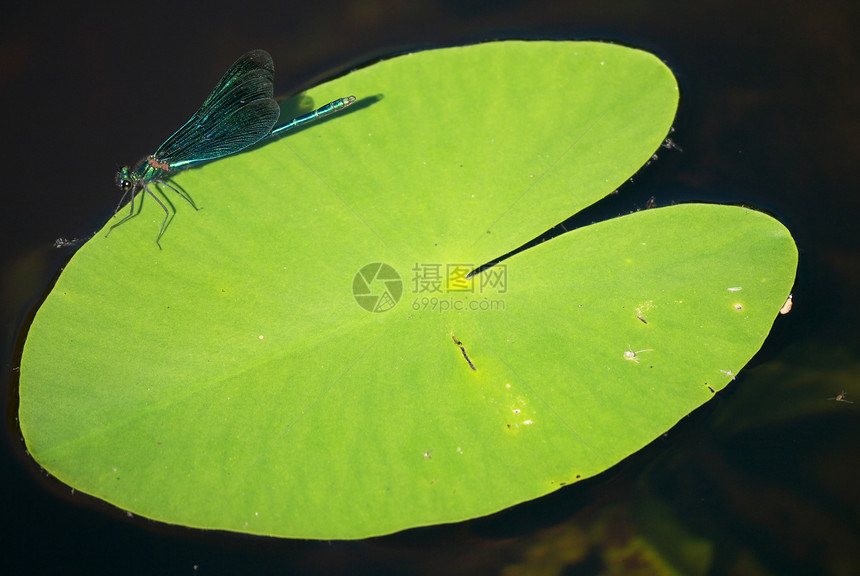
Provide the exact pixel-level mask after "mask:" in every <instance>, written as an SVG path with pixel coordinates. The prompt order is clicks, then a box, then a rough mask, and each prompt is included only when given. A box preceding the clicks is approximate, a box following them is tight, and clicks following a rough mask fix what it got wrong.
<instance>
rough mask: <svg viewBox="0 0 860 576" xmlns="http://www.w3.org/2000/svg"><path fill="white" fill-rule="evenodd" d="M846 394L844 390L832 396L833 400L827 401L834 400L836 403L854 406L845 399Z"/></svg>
mask: <svg viewBox="0 0 860 576" xmlns="http://www.w3.org/2000/svg"><path fill="white" fill-rule="evenodd" d="M846 396H847V394H845V390H843V391H842V392H840V393H839V394H837V395H836V396H834V397H833V398H828V400H836V401H837V402H845V403H846V404H854V402H852V401H851V400H848V399H847V398H846Z"/></svg>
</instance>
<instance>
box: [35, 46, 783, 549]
mask: <svg viewBox="0 0 860 576" xmlns="http://www.w3.org/2000/svg"><path fill="white" fill-rule="evenodd" d="M348 94H355V95H356V96H357V97H358V99H359V101H358V102H357V103H356V105H354V106H353V107H352V108H350V109H348V110H346V111H344V112H343V113H341V114H338V115H336V116H332V117H330V118H327V119H326V120H325V121H322V122H320V123H318V124H315V125H313V126H311V127H308V128H306V129H304V130H301V131H300V132H297V133H294V134H292V135H289V136H287V137H284V138H282V139H279V140H277V141H273V142H269V143H265V144H264V145H261V146H259V147H257V148H256V149H255V150H253V151H249V152H246V153H242V154H239V155H236V156H233V157H230V158H226V159H223V160H220V161H217V162H213V163H210V164H208V165H206V166H205V167H202V168H199V169H194V170H189V171H187V172H183V173H181V174H179V175H178V176H176V178H175V179H174V182H175V183H177V184H178V185H180V186H182V187H183V188H184V189H185V190H187V191H188V192H189V193H190V195H191V196H192V197H193V198H194V199H195V201H196V203H197V205H198V206H201V208H202V209H201V210H199V211H197V212H195V211H194V210H193V209H191V207H189V206H188V205H187V204H185V203H184V202H177V201H176V200H175V195H174V196H173V205H174V206H175V208H176V211H175V217H174V218H173V219H172V220H171V223H170V225H169V227H168V228H167V231H166V232H165V234H164V236H163V237H162V239H161V244H162V246H163V247H164V250H162V251H160V250H158V248H157V247H156V245H155V236H156V234H157V232H158V228H159V226H160V224H161V219H162V217H163V212H162V211H161V208H160V207H159V206H158V205H157V204H155V203H154V202H152V201H151V199H150V200H149V201H147V200H144V202H143V208H142V211H141V213H140V215H138V216H136V217H135V218H133V219H131V220H129V221H128V222H126V223H125V224H123V225H122V226H120V227H118V228H117V229H115V230H114V231H113V232H112V233H111V235H110V236H109V237H105V234H104V232H105V231H104V230H103V231H102V233H100V234H97V235H96V236H95V237H94V238H93V239H92V240H91V241H89V242H88V243H87V244H86V245H85V246H83V247H82V248H81V250H80V251H79V252H78V253H77V254H76V255H75V257H74V258H73V259H72V261H71V262H70V263H69V265H68V266H67V267H66V269H65V271H64V272H63V274H62V275H61V276H60V278H59V280H58V281H57V284H56V286H55V287H54V289H53V291H52V292H51V294H50V295H49V296H48V298H47V300H46V301H45V303H44V305H43V306H42V308H41V309H40V310H39V312H38V314H37V315H36V318H35V320H34V321H33V324H32V327H31V329H30V333H29V336H28V338H27V341H26V344H25V349H24V355H23V359H22V365H21V380H20V382H21V384H20V410H19V416H20V423H21V429H22V431H23V433H24V436H25V439H26V442H27V446H28V449H29V450H30V453H31V454H32V455H33V457H34V458H35V459H36V461H37V462H39V464H40V465H42V466H43V467H44V468H45V469H46V470H47V471H48V472H50V473H51V474H53V475H54V476H56V477H57V478H59V479H60V480H61V481H63V482H65V483H67V484H69V485H71V486H73V487H75V488H76V489H78V490H80V491H84V492H87V493H89V494H93V495H95V496H97V497H99V498H102V499H104V500H107V501H108V502H111V503H113V504H115V505H116V506H119V507H121V508H123V509H126V510H129V511H131V512H133V513H135V514H138V515H142V516H146V517H149V518H153V519H158V520H162V521H165V522H171V523H177V524H183V525H187V526H194V527H202V528H208V529H226V530H233V531H240V532H248V533H254V534H269V535H276V536H285V537H299V538H326V539H333V538H362V537H368V536H373V535H380V534H386V533H390V532H394V531H397V530H402V529H405V528H409V527H414V526H421V525H428V524H436V523H444V522H454V521H459V520H463V519H467V518H473V517H476V516H481V515H485V514H489V513H492V512H494V511H497V510H500V509H503V508H506V507H509V506H512V505H514V504H517V503H519V502H523V501H526V500H529V499H533V498H537V497H539V496H542V495H544V494H547V493H549V492H552V491H554V490H556V489H558V488H559V487H560V486H562V485H565V484H570V483H573V482H576V481H577V480H580V479H584V478H587V477H589V476H593V475H595V474H598V473H600V472H602V471H604V470H606V469H607V468H609V467H611V466H613V465H614V464H616V463H617V462H619V461H620V460H622V459H623V458H625V457H626V456H627V455H629V454H631V453H632V452H635V451H636V450H638V449H640V448H641V447H643V446H644V445H646V444H647V443H649V442H650V441H651V440H653V439H654V438H655V437H657V436H658V435H659V434H661V433H663V432H665V431H666V430H667V429H669V428H670V427H671V426H672V425H673V424H674V423H675V422H677V421H678V420H679V419H680V418H682V417H683V416H684V415H686V414H688V413H689V412H690V411H691V410H693V409H695V408H696V407H697V406H700V405H701V404H703V403H704V402H706V401H707V400H708V399H709V398H711V397H712V395H713V394H714V392H715V391H718V390H719V389H721V388H723V387H724V386H725V385H726V384H727V383H728V382H730V381H731V379H732V378H733V376H734V375H735V374H736V373H737V372H738V371H739V370H740V369H741V368H742V367H743V366H744V364H745V363H746V362H747V361H748V360H749V359H750V357H751V356H752V355H753V354H754V353H755V352H756V351H757V350H758V349H759V347H760V346H761V344H762V342H763V341H764V339H765V337H766V336H767V334H768V332H769V330H770V326H771V324H772V322H773V320H774V318H775V316H776V315H777V313H778V310H779V308H780V306H781V305H782V304H783V302H784V301H785V298H786V296H787V295H788V291H789V290H790V288H791V285H792V282H793V279H794V273H795V269H796V264H797V252H796V249H795V246H794V243H793V241H792V239H791V237H790V235H789V233H788V231H787V230H786V229H785V228H784V227H783V226H782V225H780V224H779V223H778V222H777V221H775V220H774V219H772V218H770V217H769V216H767V215H764V214H762V213H759V212H755V211H752V210H747V209H743V208H738V207H725V206H714V205H682V206H674V207H669V208H660V209H654V210H647V211H644V212H640V213H636V214H632V215H629V216H626V217H623V218H617V219H614V220H611V221H608V222H603V223H599V224H595V225H592V226H588V227H586V228H583V229H579V230H576V231H574V232H571V233H567V234H564V235H562V236H559V237H557V238H555V239H553V240H551V241H548V242H546V243H544V244H541V245H539V246H537V247H534V248H532V249H529V250H526V251H524V252H521V253H519V254H517V255H515V256H513V257H512V258H510V259H509V260H506V261H504V262H503V263H502V264H500V265H497V266H495V267H492V268H489V269H487V270H486V271H484V272H482V273H480V274H478V275H476V276H474V277H473V278H466V277H465V273H466V272H468V271H470V270H472V269H473V268H475V267H476V266H478V265H481V264H483V263H485V262H487V261H490V260H492V259H494V258H497V257H499V256H500V255H502V254H505V253H507V252H508V251H510V250H512V249H514V248H516V247H517V246H519V245H521V244H523V243H525V242H527V241H529V240H531V239H532V238H534V237H535V236H537V235H539V234H541V233H542V232H544V231H545V230H546V229H548V228H551V227H552V226H554V225H555V224H557V223H558V222H560V221H562V220H564V219H565V218H567V217H568V216H570V215H571V214H573V213H576V212H578V211H579V210H581V209H582V208H584V207H586V206H588V205H590V204H592V203H594V202H595V201H596V200H598V199H599V198H601V197H603V196H605V195H606V194H608V193H610V192H611V191H612V190H614V189H615V188H617V187H618V186H619V185H620V184H621V183H623V182H624V181H625V180H626V179H627V178H629V177H630V175H631V174H633V173H634V172H635V171H636V170H637V169H638V168H639V167H640V166H641V165H642V164H644V163H645V162H646V161H647V160H648V159H649V158H650V156H651V154H652V153H653V152H654V150H655V149H657V148H658V147H659V145H660V143H661V142H662V140H663V138H664V137H665V135H666V133H667V132H668V130H669V127H670V125H671V123H672V120H673V118H674V114H675V109H676V106H677V101H678V92H677V85H676V82H675V79H674V77H673V76H672V74H671V72H670V71H669V70H668V69H667V68H666V67H665V66H664V65H663V64H662V63H661V62H660V61H659V60H658V59H656V58H655V57H654V56H652V55H650V54H647V53H644V52H641V51H637V50H633V49H630V48H625V47H620V46H614V45H610V44H602V43H592V42H499V43H489V44H483V45H478V46H471V47H466V48H451V49H444V50H434V51H429V52H423V53H419V54H411V55H406V56H402V57H399V58H394V59H392V60H388V61H385V62H381V63H379V64H376V65H373V66H371V67H369V68H366V69H363V70H359V71H356V72H353V73H351V74H348V75H346V76H344V77H342V78H339V79H337V80H335V81H332V82H329V83H327V84H325V85H323V86H320V87H318V88H315V89H314V90H311V91H310V92H309V93H308V96H310V97H312V98H313V100H315V101H316V102H317V103H323V102H327V101H330V100H333V99H334V98H337V97H341V96H346V95H348ZM167 192H170V191H169V190H168V191H167ZM171 194H172V193H171ZM168 198H170V196H168Z"/></svg>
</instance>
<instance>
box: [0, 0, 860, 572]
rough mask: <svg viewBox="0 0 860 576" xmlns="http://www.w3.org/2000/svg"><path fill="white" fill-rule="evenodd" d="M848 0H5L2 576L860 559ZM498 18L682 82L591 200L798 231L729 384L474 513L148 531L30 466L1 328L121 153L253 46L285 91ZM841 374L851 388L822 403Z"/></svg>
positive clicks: (107, 185) (34, 287)
mask: <svg viewBox="0 0 860 576" xmlns="http://www.w3.org/2000/svg"><path fill="white" fill-rule="evenodd" d="M204 6H205V8H204ZM487 6H492V7H487ZM857 6H858V5H857V4H856V3H852V2H847V1H841V2H836V1H834V2H817V3H802V2H794V3H792V2H781V3H739V2H713V3H706V2H705V3H703V2H700V3H686V2H685V3H681V2H668V3H667V2H660V3H658V2H644V1H639V2H635V1H629V2H615V3H612V4H609V3H606V2H599V3H598V2H586V3H571V2H566V3H564V2H559V1H558V0H556V1H546V2H544V1H536V2H518V1H514V0H507V1H501V2H495V3H483V2H474V1H464V0H460V1H450V2H429V1H425V2H415V3H410V4H408V5H400V4H399V3H393V2H386V1H379V2H356V3H350V4H347V3H343V2H325V1H319V2H315V3H308V4H303V5H295V6H288V5H287V4H286V3H259V2H252V1H250V0H249V1H246V2H243V3H241V4H239V5H231V6H230V7H222V6H220V4H219V3H215V2H212V3H206V4H201V3H200V2H194V3H187V4H186V3H182V4H178V3H166V2H160V1H159V0H155V1H153V2H148V3H134V4H130V3H125V2H110V3H105V4H104V5H98V4H95V3H88V4H87V6H86V7H85V8H82V7H75V6H74V4H73V3H68V5H67V6H66V7H50V8H49V7H45V6H41V5H39V4H38V3H26V4H25V3H7V4H6V5H4V7H3V8H2V9H0V10H2V12H0V103H2V106H0V110H2V111H3V114H0V123H2V132H0V133H2V142H3V154H2V159H3V160H4V162H3V166H4V168H3V185H2V189H3V198H2V205H0V219H2V222H0V224H2V225H0V233H2V235H3V246H4V250H3V251H2V256H0V262H2V267H0V273H1V274H2V277H0V290H2V293H0V294H2V305H0V314H2V316H0V321H2V332H0V338H2V346H3V348H2V353H3V366H2V371H3V376H4V379H3V386H4V394H3V395H2V401H3V403H4V405H3V408H4V414H5V415H6V421H7V425H6V431H7V434H6V435H5V437H6V440H7V441H6V442H5V443H4V444H3V447H2V450H0V458H2V463H0V474H2V484H0V488H2V490H0V494H2V496H0V498H2V502H3V504H2V510H3V513H2V522H3V539H2V542H3V544H2V546H3V548H2V553H0V566H2V571H3V573H8V574H49V573H50V574H107V573H110V574H178V575H189V576H190V575H194V574H201V575H208V574H225V575H232V574H236V575H240V574H242V575H244V574H286V573H330V574H335V573H353V574H355V573H357V574H380V573H382V574H387V573H391V574H429V573H434V574H436V573H458V574H497V573H504V574H508V575H516V574H535V573H542V574H568V575H573V574H597V573H603V572H615V573H619V574H621V573H640V574H652V573H668V572H667V571H668V570H675V571H677V572H678V573H687V574H729V573H731V574H854V573H860V487H858V486H860V482H858V480H860V471H858V470H860V467H858V466H857V465H856V462H857V459H858V455H860V434H859V433H858V432H860V426H858V414H860V412H858V411H860V378H858V374H860V363H858V349H860V338H858V331H857V328H856V326H857V325H858V321H860V313H858V309H860V306H858V302H857V298H858V294H860V266H858V262H860V260H858V232H857V220H858V214H860V211H858V206H860V195H858V185H857V178H856V172H857V171H856V169H855V165H856V163H857V158H860V80H858V74H857V72H858V70H860V61H859V60H860V50H858V41H859V40H858V38H860V35H858V34H857V31H858V30H860V17H858V16H860V9H858V7H857ZM204 9H205V14H201V13H200V11H201V10H204ZM498 38H558V39H603V40H610V41H616V42H621V43H624V44H628V45H632V46H636V47H640V48H644V49H646V50H649V51H652V52H654V53H656V54H657V55H658V56H660V57H661V58H662V59H663V60H665V61H666V62H667V64H668V65H669V66H670V67H671V68H672V70H673V71H674V72H675V74H676V76H677V77H678V79H679V82H680V85H681V90H682V98H681V106H680V111H679V114H678V118H677V121H676V125H675V128H676V131H675V133H674V134H673V139H674V140H675V141H676V142H677V143H678V144H679V145H680V146H681V148H682V149H683V152H679V151H676V150H664V151H662V152H661V153H660V159H659V160H658V161H657V162H654V163H652V164H651V165H650V166H648V167H647V168H645V169H644V170H643V171H642V172H641V173H640V174H637V175H636V176H635V177H634V178H633V181H632V182H631V183H628V184H627V185H625V186H624V187H623V188H622V190H621V191H620V193H619V194H617V195H615V196H612V197H610V199H609V200H608V201H606V202H605V203H602V204H601V205H600V207H599V208H598V209H597V210H596V211H595V212H594V217H595V218H607V217H613V216H616V215H619V214H624V213H626V212H629V211H631V210H634V209H636V208H642V207H644V205H645V204H646V203H647V201H648V199H649V198H650V197H651V196H655V198H656V201H657V203H658V204H660V205H666V204H670V203H672V202H682V201H709V202H717V203H745V204H748V205H751V206H753V207H757V208H760V209H764V210H766V211H768V212H770V213H772V214H774V215H776V216H777V217H778V218H779V219H780V220H781V221H782V222H783V223H785V224H786V225H787V226H788V228H789V229H790V230H791V231H792V234H793V235H794V237H795V240H796V242H797V245H798V248H799V250H800V267H799V270H798V279H797V285H796V287H795V290H794V295H795V298H794V309H793V310H792V312H791V314H789V315H788V316H785V317H780V318H778V319H777V322H776V325H775V326H774V329H773V332H772V333H771V335H770V337H769V338H768V340H767V342H766V343H765V346H764V347H763V349H762V350H761V352H760V353H759V354H758V355H757V356H756V358H755V359H754V360H753V362H752V363H751V364H750V365H749V366H748V367H747V368H746V369H745V370H744V371H743V372H742V373H741V375H740V376H739V377H738V379H737V381H736V382H735V383H734V384H733V385H731V386H729V387H728V388H727V389H726V390H725V391H723V392H721V393H720V394H718V395H717V397H716V398H715V399H714V401H712V402H709V403H708V405H706V406H704V407H702V408H701V409H700V410H698V411H696V412H694V413H693V414H691V415H690V416H688V417H687V418H685V419H684V420H683V421H682V422H681V423H680V424H678V426H676V427H675V428H674V429H673V430H671V431H670V432H669V433H668V434H667V435H666V436H664V437H661V438H659V439H657V440H656V441H655V442H654V443H653V444H652V445H650V446H649V447H647V448H646V449H644V450H643V451H641V452H640V453H638V454H636V455H634V456H633V457H632V458H630V459H628V460H627V461H625V462H623V463H622V464H620V465H619V466H617V467H615V468H613V469H612V470H609V471H608V472H607V473H605V474H603V475H602V476H600V477H598V478H595V479H592V480H589V481H587V482H583V483H580V484H577V485H574V486H570V487H568V488H565V489H563V490H561V491H559V492H556V493H554V494H552V495H550V496H548V497H546V498H542V499H539V500H536V501H534V502H529V503H525V504H522V505H520V506H517V507H515V508H513V509H510V510H508V511H505V512H502V513H500V514H497V515H495V516H492V517H489V518H483V519H479V520H475V521H472V522H466V523H462V524H456V525H451V526H440V527H433V528H426V529H418V530H412V531H408V532H405V533H401V534H397V535H393V536H389V537H384V538H377V539H372V540H368V541H359V542H346V543H344V542H333V543H328V542H303V541H284V540H276V539H268V538H256V537H248V536H241V535H233V534H223V533H213V532H202V531H194V530H187V529H184V528H177V527H166V526H162V525H159V524H156V523H153V522H149V521H146V520H142V519H137V518H127V517H126V516H125V515H124V513H122V512H119V511H117V510H114V509H112V508H110V507H109V506H107V505H104V504H101V503H99V502H97V501H95V500H92V499H90V498H88V497H85V496H82V495H79V494H71V493H70V490H69V489H68V488H67V487H64V486H61V485H59V484H58V483H56V482H54V481H52V480H51V479H50V478H46V477H45V476H44V475H43V474H41V473H40V471H39V469H38V466H37V465H35V464H34V463H33V462H32V461H31V460H30V459H29V458H28V457H27V456H26V453H25V447H24V445H23V443H22V442H21V440H20V437H19V433H18V431H17V426H16V422H15V413H16V405H15V403H16V397H15V383H16V379H17V372H16V367H17V363H18V361H19V359H20V347H21V344H22V341H21V339H20V338H19V335H20V334H21V331H22V330H26V326H27V325H28V323H29V322H30V320H31V318H32V314H33V313H34V311H35V307H37V306H38V303H39V302H40V299H41V298H43V297H44V294H45V292H46V290H47V288H48V287H49V286H50V283H51V282H52V279H53V278H55V276H56V275H57V273H58V272H59V270H60V268H61V266H62V265H63V264H64V262H65V261H66V260H67V259H68V258H69V257H70V255H71V254H72V253H73V251H74V248H73V247H70V248H60V249H57V248H52V244H53V243H54V241H55V240H57V239H58V238H61V237H62V238H67V239H74V238H85V237H87V236H88V235H89V234H91V233H92V232H93V231H94V230H95V229H97V227H99V226H100V224H101V223H102V222H104V220H105V219H106V218H107V217H108V216H109V215H110V213H111V212H112V210H113V208H114V203H115V202H116V200H117V193H116V191H115V189H114V187H113V181H112V179H113V174H114V172H115V170H116V168H117V167H118V166H119V165H121V164H123V163H127V162H133V161H135V160H136V159H137V158H139V157H140V156H142V155H143V154H145V153H147V152H149V151H151V150H153V149H154V148H155V147H157V145H158V144H159V143H160V142H161V140H163V138H164V137H165V136H166V135H167V134H170V133H171V132H172V131H173V130H174V129H175V128H176V127H177V126H178V125H179V124H180V123H181V122H183V121H184V120H185V117H186V116H187V115H188V113H189V112H190V111H193V110H194V109H195V108H196V106H197V105H198V104H199V103H200V99H201V97H202V95H205V94H206V93H207V92H208V90H209V89H210V88H211V85H212V80H213V78H217V77H218V76H219V75H220V74H221V72H223V68H224V63H225V62H232V60H233V59H234V58H235V57H236V56H237V55H238V54H241V53H242V52H244V51H246V50H248V49H250V48H256V47H261V48H266V49H267V50H268V51H269V52H271V53H272V54H273V56H274V57H275V61H276V64H277V69H278V72H277V79H276V89H277V90H278V91H279V92H282V93H289V92H295V91H297V90H299V89H301V88H303V87H306V86H308V85H311V84H313V83H315V82H318V81H320V80H322V79H324V77H325V76H326V75H327V74H331V73H338V72H341V71H344V70H346V69H348V68H350V67H352V66H357V65H360V64H362V63H366V62H369V61H372V60H374V59H375V58H378V57H380V56H383V55H386V54H392V53H397V52H402V51H405V50H415V49H420V48H423V47H434V46H440V45H453V44H465V43H471V42H475V41H482V40H491V39H498ZM536 65H539V63H536ZM433 98H434V95H433V94H428V102H427V113H428V114H432V112H433ZM440 129H444V127H440ZM843 390H844V391H845V392H846V393H847V399H849V400H852V399H853V400H857V402H858V403H857V404H848V403H840V402H836V401H833V400H828V398H833V397H835V396H836V395H837V394H838V393H839V392H841V391H843Z"/></svg>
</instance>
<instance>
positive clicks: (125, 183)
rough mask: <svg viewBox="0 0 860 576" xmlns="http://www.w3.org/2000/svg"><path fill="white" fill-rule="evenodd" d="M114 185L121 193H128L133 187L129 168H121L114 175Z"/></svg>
mask: <svg viewBox="0 0 860 576" xmlns="http://www.w3.org/2000/svg"><path fill="white" fill-rule="evenodd" d="M116 185H117V186H118V187H119V189H120V190H122V191H123V192H128V191H129V190H131V189H132V187H133V186H134V181H133V180H132V177H131V167H129V166H123V167H122V168H120V169H119V171H118V172H117V173H116Z"/></svg>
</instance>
